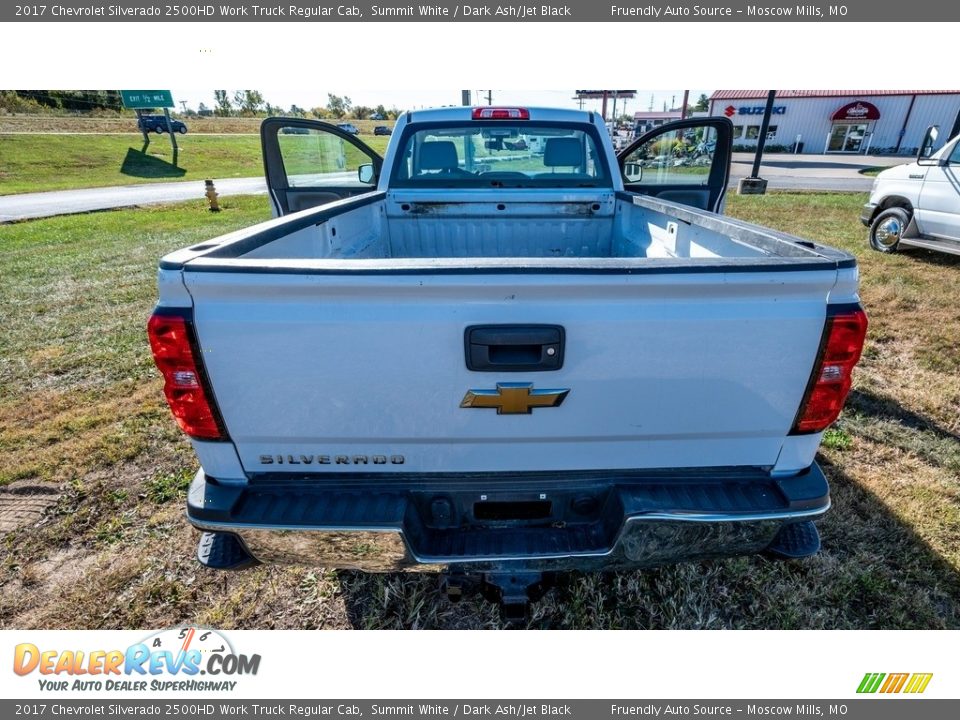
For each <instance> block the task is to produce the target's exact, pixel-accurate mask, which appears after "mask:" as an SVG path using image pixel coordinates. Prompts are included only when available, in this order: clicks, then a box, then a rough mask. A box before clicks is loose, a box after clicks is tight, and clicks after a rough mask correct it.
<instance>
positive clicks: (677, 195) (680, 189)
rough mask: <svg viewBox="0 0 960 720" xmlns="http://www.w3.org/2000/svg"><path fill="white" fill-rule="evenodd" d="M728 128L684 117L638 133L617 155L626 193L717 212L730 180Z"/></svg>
mask: <svg viewBox="0 0 960 720" xmlns="http://www.w3.org/2000/svg"><path fill="white" fill-rule="evenodd" d="M732 149H733V123H731V122H730V121H729V120H728V119H727V118H721V117H707V118H689V119H687V120H677V121H676V122H671V123H666V124H665V125H661V126H660V127H658V128H656V129H654V130H651V131H650V132H647V133H644V134H643V135H641V136H640V137H639V138H637V139H636V140H635V141H634V142H632V143H631V144H630V145H628V146H627V147H626V148H625V149H624V150H622V151H621V152H620V153H618V154H617V161H618V162H619V165H620V173H621V174H622V175H623V184H624V187H625V188H626V190H628V191H629V192H635V193H640V194H642V195H651V196H653V197H657V198H660V199H662V200H669V201H671V202H675V203H680V204H681V205H690V206H691V207H696V208H699V209H701V210H709V211H711V212H720V211H721V209H722V208H723V198H724V195H725V194H726V192H727V183H728V181H729V180H730V159H731V154H732Z"/></svg>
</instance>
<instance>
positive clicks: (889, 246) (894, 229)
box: [870, 207, 911, 253]
mask: <svg viewBox="0 0 960 720" xmlns="http://www.w3.org/2000/svg"><path fill="white" fill-rule="evenodd" d="M910 218H911V213H910V211H909V210H906V209H905V208H902V207H892V208H887V209H886V210H884V211H883V212H881V213H879V214H878V215H877V216H876V217H875V218H874V219H873V222H872V223H871V224H870V247H872V248H873V249H874V250H877V251H878V252H882V253H895V252H896V251H897V248H898V246H899V245H900V240H901V238H903V233H904V231H905V230H906V229H907V226H908V225H909V224H910Z"/></svg>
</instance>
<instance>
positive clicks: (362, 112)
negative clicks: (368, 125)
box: [350, 105, 373, 120]
mask: <svg viewBox="0 0 960 720" xmlns="http://www.w3.org/2000/svg"><path fill="white" fill-rule="evenodd" d="M371 115H373V108H372V107H367V106H366V105H357V106H355V107H354V108H353V109H352V110H351V111H350V117H352V118H353V119H354V120H368V119H369V118H370V116H371Z"/></svg>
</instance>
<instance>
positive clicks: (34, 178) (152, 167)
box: [0, 133, 389, 195]
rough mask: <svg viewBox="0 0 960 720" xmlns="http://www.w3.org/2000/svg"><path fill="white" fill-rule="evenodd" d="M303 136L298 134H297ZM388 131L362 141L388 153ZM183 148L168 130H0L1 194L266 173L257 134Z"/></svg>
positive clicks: (206, 138)
mask: <svg viewBox="0 0 960 720" xmlns="http://www.w3.org/2000/svg"><path fill="white" fill-rule="evenodd" d="M292 137H297V136H292ZM388 139H389V138H387V137H385V136H373V135H367V136H364V137H362V138H361V140H362V141H363V142H365V143H367V144H368V145H370V147H372V148H373V149H374V150H376V151H378V152H381V153H382V152H383V150H384V148H385V147H386V141H387V140H388ZM177 142H178V143H179V152H178V155H177V162H176V163H175V164H174V162H173V149H172V148H171V147H170V140H169V138H168V137H167V136H166V135H152V136H151V137H150V144H149V146H148V147H147V148H146V150H144V147H143V139H142V138H141V136H140V135H134V134H132V133H131V134H117V135H92V134H91V135H28V134H6V135H4V134H0V158H3V160H2V162H0V195H10V194H13V193H24V192H39V191H43V190H66V189H73V188H84V187H103V186H107V185H134V184H138V183H149V182H170V181H176V180H204V179H206V178H229V177H253V176H256V177H260V176H262V175H263V161H262V159H261V155H260V138H259V137H258V136H256V135H197V134H187V135H178V136H177Z"/></svg>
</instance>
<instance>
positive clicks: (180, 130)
mask: <svg viewBox="0 0 960 720" xmlns="http://www.w3.org/2000/svg"><path fill="white" fill-rule="evenodd" d="M177 132H178V133H180V134H181V135H186V134H187V126H186V125H181V126H180V127H178V128H177Z"/></svg>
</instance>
